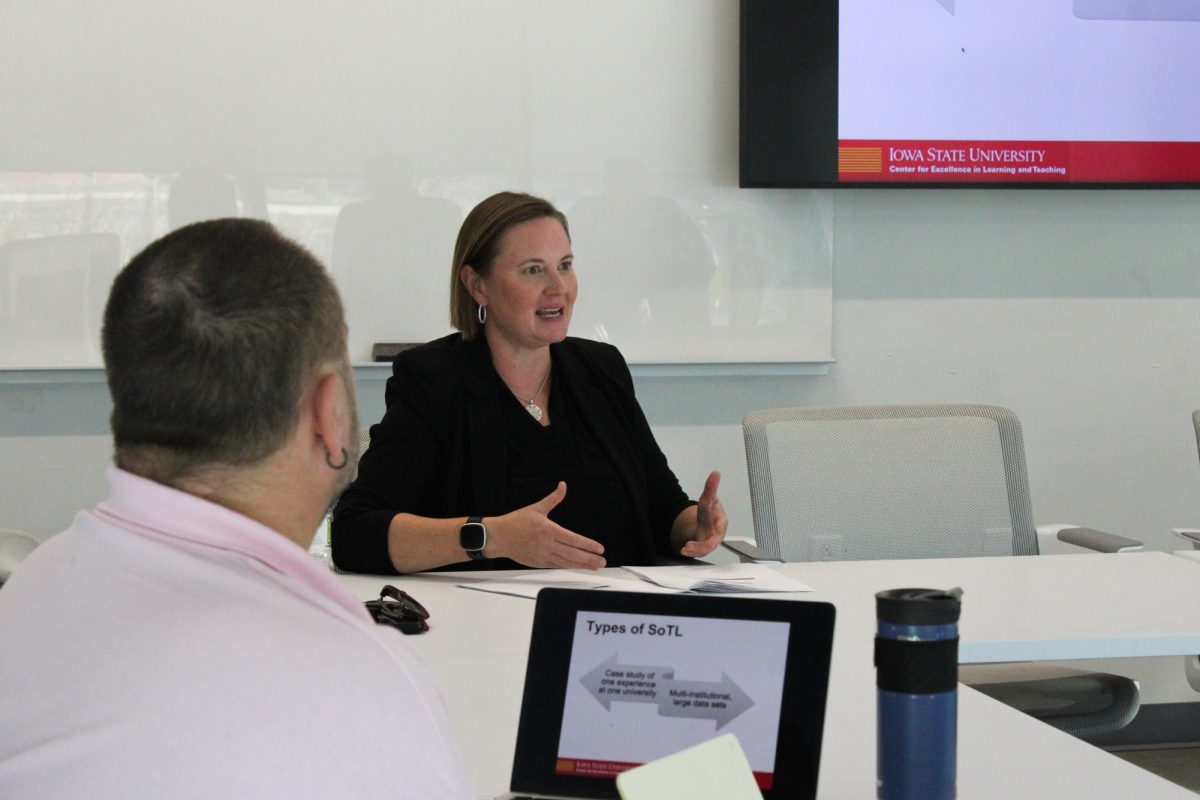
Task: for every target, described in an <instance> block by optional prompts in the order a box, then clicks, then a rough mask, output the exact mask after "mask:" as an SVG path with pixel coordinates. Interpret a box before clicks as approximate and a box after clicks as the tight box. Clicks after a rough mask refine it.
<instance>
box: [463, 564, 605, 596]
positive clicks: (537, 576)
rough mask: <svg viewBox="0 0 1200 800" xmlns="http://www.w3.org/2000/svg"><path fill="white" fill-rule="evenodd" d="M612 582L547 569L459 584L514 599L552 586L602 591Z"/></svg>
mask: <svg viewBox="0 0 1200 800" xmlns="http://www.w3.org/2000/svg"><path fill="white" fill-rule="evenodd" d="M620 582H622V583H623V582H624V581H620ZM612 583H613V581H611V580H608V579H606V578H602V577H601V576H599V575H589V574H588V573H586V572H571V571H569V570H565V569H548V570H546V571H544V572H536V573H522V574H520V575H514V576H513V577H511V578H494V579H492V580H488V581H479V582H478V583H460V584H458V585H459V586H460V587H461V588H463V589H474V590H476V591H478V592H494V593H495V594H508V595H512V596H514V597H528V598H531V599H532V598H536V597H537V593H538V591H539V590H540V589H545V588H546V587H547V586H553V587H555V588H558V589H603V588H605V587H606V586H611V585H612Z"/></svg>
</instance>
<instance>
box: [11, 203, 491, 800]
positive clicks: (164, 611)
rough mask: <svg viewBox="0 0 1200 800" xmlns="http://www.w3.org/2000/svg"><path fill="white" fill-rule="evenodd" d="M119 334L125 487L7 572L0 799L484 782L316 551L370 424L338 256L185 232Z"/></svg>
mask: <svg viewBox="0 0 1200 800" xmlns="http://www.w3.org/2000/svg"><path fill="white" fill-rule="evenodd" d="M102 338H103V348H104V358H105V365H106V369H107V374H108V384H109V389H110V391H111V393H112V398H113V414H112V428H113V438H114V442H115V462H116V465H115V466H114V467H111V468H110V469H109V471H108V475H107V477H108V484H109V489H110V496H109V499H108V500H106V501H104V502H102V503H100V504H99V505H98V506H96V507H95V508H94V509H92V510H91V511H85V512H81V513H80V514H78V515H77V516H76V518H75V521H74V522H73V524H72V525H71V527H70V528H68V529H67V530H66V531H65V532H63V533H62V534H60V535H58V536H55V537H52V538H51V539H50V540H49V541H47V542H46V543H45V544H44V545H42V546H41V547H40V548H39V549H38V550H37V551H36V552H34V553H33V555H31V556H30V557H29V558H28V559H27V560H26V561H25V562H24V563H23V564H22V565H21V567H20V569H18V570H17V572H16V573H15V574H14V575H13V577H12V578H11V579H10V580H9V582H8V583H6V584H5V586H4V588H3V590H0V730H3V731H4V734H3V735H0V796H3V797H5V798H19V797H36V798H39V799H41V798H56V797H64V798H65V797H72V798H73V797H122V798H131V797H173V798H178V797H289V798H298V797H314V798H316V797H321V798H328V797H354V798H370V797H387V798H389V800H398V799H399V798H438V799H439V800H441V798H455V797H471V796H473V794H472V792H471V791H470V789H469V788H468V786H467V782H466V779H465V777H464V772H463V768H462V760H461V757H460V755H459V753H458V749H457V746H456V744H455V743H454V742H453V739H452V736H451V733H450V729H449V723H448V721H447V719H446V714H445V710H444V707H443V704H442V700H441V696H440V695H439V694H438V692H437V690H436V688H435V687H434V685H433V682H432V680H431V679H430V676H429V675H428V674H427V671H426V669H425V668H424V666H423V665H422V664H421V663H420V662H419V661H418V660H417V659H416V657H415V656H414V655H413V654H412V652H411V651H410V650H409V649H408V647H407V646H406V645H405V643H404V641H403V639H402V637H401V636H400V634H399V633H398V632H397V631H395V630H393V629H390V628H386V627H380V626H376V625H375V624H374V622H373V621H372V620H371V618H370V616H369V615H368V614H367V612H366V611H365V610H364V608H363V606H362V603H360V602H359V601H357V600H355V599H354V598H353V597H351V596H350V595H349V594H348V593H347V592H346V591H345V590H344V589H343V588H342V587H341V586H340V584H339V583H338V582H337V580H336V579H335V578H334V577H333V575H332V574H331V573H330V572H329V571H328V569H326V568H325V567H324V566H323V565H321V564H320V563H318V562H317V561H316V560H315V559H313V558H311V557H310V556H309V555H308V553H307V552H306V550H307V547H308V545H309V543H310V541H311V539H312V536H313V532H314V531H315V530H316V528H317V526H318V524H319V523H320V520H321V519H322V517H323V515H324V513H325V510H326V509H327V508H328V506H329V503H330V500H331V499H332V498H333V497H334V496H336V494H337V493H338V492H339V491H340V490H341V489H342V488H343V487H344V486H345V483H346V481H347V480H348V478H349V476H350V473H351V471H352V466H350V465H353V464H354V463H355V459H356V453H355V450H356V442H357V435H356V431H357V423H356V420H355V407H354V389H353V379H352V375H351V371H350V366H349V361H348V358H347V351H346V326H345V322H344V319H343V313H342V306H341V301H340V300H339V299H338V295H337V291H336V289H335V288H334V286H333V283H332V282H331V280H330V278H329V276H328V275H327V274H326V272H325V271H324V269H323V268H322V267H321V265H320V264H319V263H318V262H317V261H316V260H315V259H314V258H313V257H312V256H311V255H310V254H309V253H308V252H307V251H305V250H304V249H303V248H301V247H299V246H298V245H296V244H294V243H292V242H290V241H288V240H287V239H285V238H283V237H282V236H280V235H279V234H278V233H277V232H276V231H275V230H274V229H273V228H272V227H271V226H270V225H268V224H266V223H264V222H260V221H256V220H232V219H228V220H215V221H211V222H202V223H198V224H195V225H190V226H188V227H185V228H182V229H180V230H178V231H175V232H174V233H171V234H169V235H168V236H166V237H164V238H163V239H160V240H158V241H157V242H154V243H153V244H151V245H150V246H149V247H147V248H146V249H145V250H144V251H143V252H142V253H140V254H139V255H137V256H136V257H135V258H134V259H133V260H132V261H131V262H130V263H129V265H128V266H127V267H126V268H125V269H124V270H123V271H122V272H121V274H120V275H118V276H117V279H116V281H115V282H114V284H113V288H112V293H111V295H110V297H109V301H108V306H107V308H106V311H105V317H104V330H103V337H102Z"/></svg>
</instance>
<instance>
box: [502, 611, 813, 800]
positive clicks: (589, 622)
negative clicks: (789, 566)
mask: <svg viewBox="0 0 1200 800" xmlns="http://www.w3.org/2000/svg"><path fill="white" fill-rule="evenodd" d="M833 623H834V608H833V606H832V605H831V604H829V603H822V602H808V601H795V600H762V599H754V598H747V597H733V596H713V595H696V594H650V593H645V594H643V593H636V592H609V591H596V590H594V589H555V588H547V589H543V590H542V591H540V592H539V593H538V597H537V608H536V609H535V611H534V618H533V631H532V635H531V639H530V645H529V661H528V666H527V668H526V673H525V693H524V696H523V699H522V701H521V721H520V726H519V728H518V730H517V747H516V753H515V755H514V757H513V773H512V780H511V783H510V789H511V793H510V794H508V795H505V798H524V797H530V798H539V799H540V798H554V799H561V800H575V798H595V797H599V798H616V797H618V796H619V795H618V792H617V787H616V776H617V775H619V774H620V773H621V772H623V771H625V770H627V769H631V768H633V767H636V766H639V765H641V764H645V763H647V762H650V761H653V760H655V759H658V758H662V757H664V756H667V755H670V754H672V753H676V752H678V751H680V750H683V749H684V748H687V747H691V746H694V745H697V744H700V743H701V742H705V741H708V740H710V739H713V738H714V737H717V736H720V735H722V734H725V733H733V734H734V735H735V736H736V737H737V739H738V742H739V743H740V744H741V746H742V749H743V750H744V751H745V753H746V758H747V760H748V761H749V763H750V767H751V770H752V771H753V773H754V778H755V781H756V782H757V784H758V786H759V788H760V789H761V790H762V794H763V797H764V798H766V800H771V799H772V798H785V797H786V798H799V800H806V799H807V798H814V797H816V792H817V772H818V767H819V766H820V758H821V735H822V730H823V728H824V721H825V699H826V693H827V691H828V687H829V660H830V655H831V652H832V649H833Z"/></svg>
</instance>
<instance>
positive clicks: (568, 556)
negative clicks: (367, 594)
mask: <svg viewBox="0 0 1200 800" xmlns="http://www.w3.org/2000/svg"><path fill="white" fill-rule="evenodd" d="M573 260H574V256H573V255H572V254H571V239H570V236H569V233H568V229H567V220H566V218H565V217H564V216H563V214H562V213H561V212H559V211H558V210H557V209H556V208H555V207H554V206H553V205H551V204H550V203H549V202H547V201H545V200H542V199H540V198H537V197H532V196H530V195H526V194H517V193H513V192H501V193H500V194H496V195H492V196H491V197H489V198H487V199H486V200H484V201H483V202H481V203H480V204H479V205H477V206H476V207H475V208H474V209H473V210H472V211H471V213H470V214H468V215H467V218H466V220H465V221H464V222H463V225H462V228H461V229H460V230H459V234H458V241H457V242H456V243H455V247H454V262H453V265H452V269H451V275H450V282H451V286H450V321H451V324H453V325H454V327H455V328H457V329H458V331H459V333H455V334H451V335H450V336H446V337H444V338H441V339H437V340H435V341H432V342H429V343H427V344H424V345H421V346H419V347H415V348H413V349H411V350H405V351H403V352H402V353H400V355H398V356H397V357H396V360H395V362H394V364H393V367H392V377H391V378H390V379H389V380H388V383H387V390H386V395H385V401H386V404H387V412H386V413H385V414H384V417H383V420H382V421H381V422H380V423H379V424H378V425H375V426H373V427H372V428H371V444H370V447H369V448H368V449H367V451H366V452H365V453H364V454H363V456H362V460H361V461H360V462H359V467H358V477H357V478H356V479H355V481H354V482H353V483H352V484H351V485H350V487H349V488H348V489H347V490H346V492H345V493H344V494H343V495H342V497H341V499H340V500H339V502H338V504H337V507H336V508H335V509H334V513H333V527H332V547H333V560H334V563H335V564H336V565H337V566H338V567H339V568H340V569H344V570H350V571H354V572H367V573H376V574H378V573H391V572H419V571H421V570H428V569H436V568H439V567H447V566H449V565H453V568H454V569H468V568H482V569H504V568H510V567H519V566H526V567H562V568H590V569H598V568H600V567H604V566H620V565H625V564H628V565H639V564H640V565H647V564H653V563H655V560H656V558H657V557H659V556H667V557H670V556H681V555H682V556H688V557H697V556H703V555H707V554H708V553H710V552H712V550H713V549H714V548H716V547H717V545H718V544H720V542H721V540H722V538H723V537H724V535H725V527H726V517H725V511H724V509H723V508H722V507H721V502H720V500H718V499H717V486H718V483H719V482H720V475H719V474H718V473H716V472H714V473H712V474H710V475H709V476H708V479H707V480H706V481H705V484H704V490H703V491H702V492H701V494H700V500H699V502H698V503H696V502H693V501H691V500H689V499H688V497H687V495H686V494H684V492H683V490H682V489H681V488H680V486H679V481H678V480H677V479H676V477H675V474H674V473H673V472H671V469H670V467H669V466H668V465H667V460H666V457H665V456H664V455H663V453H662V451H661V450H660V449H659V447H658V444H657V443H656V442H655V441H654V436H653V434H652V433H651V432H650V426H649V424H648V423H647V422H646V417H645V415H644V414H643V413H642V410H641V408H640V407H639V406H638V403H637V399H636V398H635V397H634V391H633V380H632V378H631V377H630V374H629V368H628V367H627V366H626V364H625V360H624V359H623V358H622V357H621V354H620V353H619V352H618V351H617V350H616V348H614V347H612V346H611V345H607V344H602V343H599V342H593V341H589V340H586V339H576V338H571V337H568V336H567V328H568V326H569V325H570V322H571V309H572V306H573V305H574V303H575V295H576V293H577V291H578V285H577V283H576V279H575V271H574V267H573V263H572V262H573Z"/></svg>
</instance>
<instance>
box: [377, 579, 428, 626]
mask: <svg viewBox="0 0 1200 800" xmlns="http://www.w3.org/2000/svg"><path fill="white" fill-rule="evenodd" d="M363 605H365V606H366V607H367V611H368V612H369V613H370V614H371V617H372V619H374V620H375V621H376V622H377V623H379V624H380V625H391V626H392V627H393V628H399V629H400V632H401V633H424V632H425V631H427V630H429V623H428V622H426V621H425V620H427V619H429V612H428V611H426V610H425V606H423V605H421V604H420V603H418V602H417V600H416V598H414V597H413V596H412V595H410V594H409V593H408V592H405V591H403V590H401V589H397V588H396V587H395V586H392V585H391V584H388V585H386V586H384V587H383V588H382V589H380V590H379V599H378V600H368V601H367V602H366V603H364V604H363Z"/></svg>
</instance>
